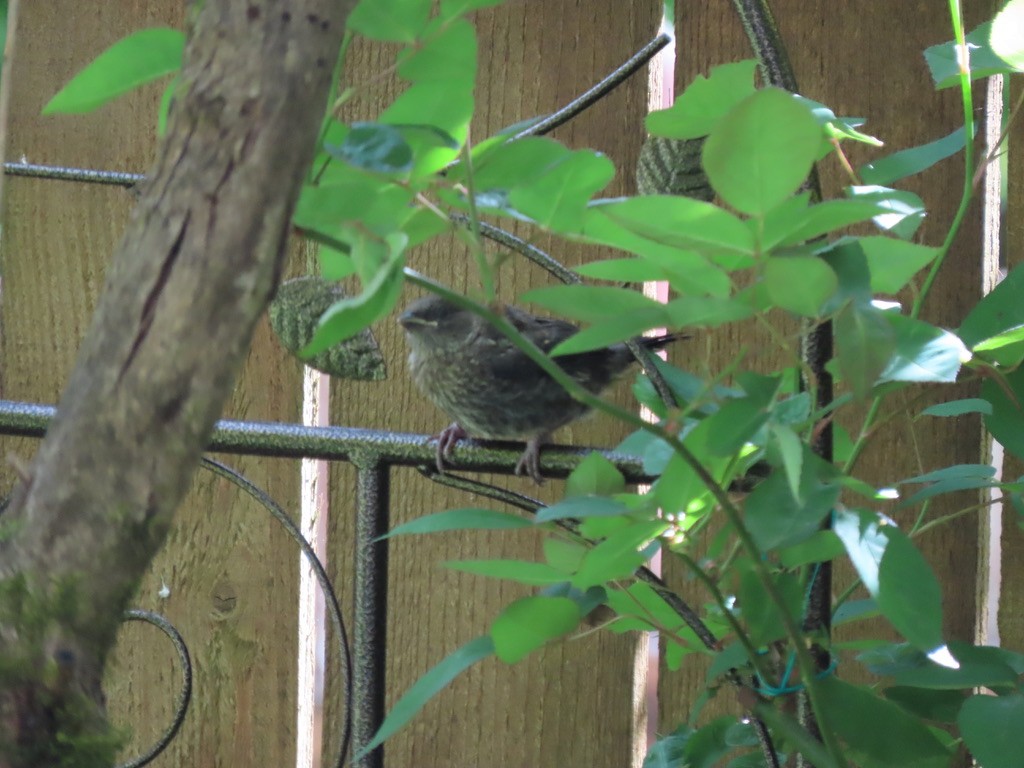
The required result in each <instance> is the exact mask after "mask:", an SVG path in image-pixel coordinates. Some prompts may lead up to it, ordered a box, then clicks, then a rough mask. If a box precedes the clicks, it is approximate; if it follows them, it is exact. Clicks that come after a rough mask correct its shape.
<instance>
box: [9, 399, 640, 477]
mask: <svg viewBox="0 0 1024 768" xmlns="http://www.w3.org/2000/svg"><path fill="white" fill-rule="evenodd" d="M56 411H57V409H56V408H55V407H54V406H51V405H37V404H34V403H23V402H16V401H12V400H0V435H20V436H24V437H42V436H43V435H44V434H45V433H46V429H47V427H48V426H49V424H50V422H51V421H52V420H53V418H54V416H55V415H56ZM207 450H209V451H212V452H218V453H230V454H246V455H253V456H276V457H279V458H313V459H328V460H332V461H351V462H356V461H357V458H358V457H359V456H360V455H362V456H366V455H367V454H373V455H374V456H376V457H377V458H378V460H379V461H380V462H382V463H386V464H398V465H401V466H411V467H415V466H433V465H434V458H435V452H436V450H437V445H436V442H435V441H434V438H432V437H430V436H429V435H416V434H411V433H406V432H381V431H378V430H373V429H355V428H352V427H307V426H303V425H302V424H287V423H281V422H254V421H218V422H217V424H216V426H215V428H214V431H213V435H212V436H211V438H210V442H209V444H208V445H207ZM595 450H597V449H594V448H582V447H571V446H562V445H552V446H546V447H545V448H544V450H543V451H542V452H541V462H540V466H541V472H542V473H543V474H544V475H545V476H547V477H566V476H568V474H569V473H570V472H572V470H573V469H574V468H575V467H576V465H577V464H579V462H580V461H581V460H582V459H583V458H584V457H585V456H587V455H588V454H590V453H591V452H593V451H595ZM597 452H598V453H600V454H601V455H603V456H604V457H605V458H607V459H608V460H609V461H610V462H612V463H613V464H614V465H615V466H616V467H618V469H619V471H620V472H622V474H623V476H624V477H625V478H626V481H627V482H629V483H651V482H654V480H655V478H653V477H651V476H649V475H647V474H645V473H644V471H643V460H642V459H640V458H639V457H637V456H629V455H626V454H622V453H615V452H613V451H603V450H597ZM521 453H522V444H521V443H497V442H480V441H476V440H462V441H460V442H459V444H458V445H457V446H456V447H455V450H454V451H453V452H452V457H451V460H450V462H449V464H450V466H451V468H452V469H454V470H464V471H466V472H493V473H498V474H507V475H510V474H512V471H513V468H514V467H515V465H516V462H517V461H518V459H519V455H520V454H521Z"/></svg>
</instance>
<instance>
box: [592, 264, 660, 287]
mask: <svg viewBox="0 0 1024 768" xmlns="http://www.w3.org/2000/svg"><path fill="white" fill-rule="evenodd" d="M573 269H574V270H575V272H576V274H578V275H581V276H582V277H591V278H593V279H595V280H613V281H616V282H623V283H646V282H653V281H655V280H664V279H665V270H664V269H662V268H661V267H659V266H658V265H657V264H652V263H651V262H649V261H646V260H645V259H604V260H601V261H591V262H587V263H586V264H581V265H580V266H578V267H573Z"/></svg>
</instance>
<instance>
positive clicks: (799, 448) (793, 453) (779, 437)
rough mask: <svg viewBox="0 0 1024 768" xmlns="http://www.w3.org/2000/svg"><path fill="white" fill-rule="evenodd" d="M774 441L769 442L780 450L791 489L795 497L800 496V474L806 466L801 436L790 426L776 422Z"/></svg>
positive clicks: (772, 432) (773, 434)
mask: <svg viewBox="0 0 1024 768" xmlns="http://www.w3.org/2000/svg"><path fill="white" fill-rule="evenodd" d="M771 437H772V442H771V443H770V444H769V445H770V447H773V448H774V449H775V450H777V451H778V454H779V457H780V458H781V459H782V468H783V469H784V470H785V473H786V480H787V482H788V483H789V491H790V493H792V494H793V498H795V499H799V498H800V476H801V474H802V472H803V466H804V449H803V443H802V442H801V441H800V437H799V436H798V435H797V434H796V432H794V431H793V430H792V429H790V428H789V427H786V426H783V425H781V424H775V425H773V426H772V429H771Z"/></svg>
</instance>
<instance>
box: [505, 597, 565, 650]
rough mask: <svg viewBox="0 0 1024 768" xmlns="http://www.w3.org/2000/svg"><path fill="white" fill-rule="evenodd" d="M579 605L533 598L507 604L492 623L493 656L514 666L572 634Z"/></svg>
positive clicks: (550, 599) (558, 600)
mask: <svg viewBox="0 0 1024 768" xmlns="http://www.w3.org/2000/svg"><path fill="white" fill-rule="evenodd" d="M580 618H581V616H580V608H579V606H578V605H577V604H576V603H575V602H574V601H573V600H570V599H569V598H567V597H546V596H543V595H534V596H532V597H523V598H520V599H519V600H516V601H515V602H513V603H511V604H510V605H508V606H507V607H506V608H505V610H503V611H502V612H501V614H500V615H499V616H498V618H496V619H495V620H494V623H493V624H491V639H492V640H493V641H494V653H495V655H496V656H497V657H498V658H499V659H501V660H502V661H504V662H505V663H506V664H515V663H516V662H517V661H521V660H522V659H524V658H526V656H528V655H529V654H530V653H532V652H533V651H535V650H537V649H538V648H540V647H542V646H543V645H545V644H546V643H549V642H550V641H552V640H555V639H557V638H559V637H563V636H565V635H567V634H568V633H569V632H572V630H574V629H575V628H576V626H577V625H578V624H579V622H580Z"/></svg>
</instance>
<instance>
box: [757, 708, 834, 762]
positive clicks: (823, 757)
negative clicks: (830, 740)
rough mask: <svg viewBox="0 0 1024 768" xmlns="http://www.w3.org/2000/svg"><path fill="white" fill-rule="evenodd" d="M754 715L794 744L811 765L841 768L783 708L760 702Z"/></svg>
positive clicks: (819, 743)
mask: <svg viewBox="0 0 1024 768" xmlns="http://www.w3.org/2000/svg"><path fill="white" fill-rule="evenodd" d="M754 715H756V716H757V717H758V718H760V719H761V720H763V721H764V722H765V723H767V724H768V725H769V727H771V729H772V732H773V733H779V734H782V735H784V736H785V737H786V740H787V741H788V742H790V743H792V744H794V745H795V746H796V748H797V749H798V750H799V751H800V754H802V755H803V756H804V757H806V758H807V760H808V761H809V762H810V764H811V765H814V766H815V767H816V768H840V766H839V764H838V763H837V762H836V761H835V759H834V758H833V757H832V755H830V754H829V752H828V750H826V749H825V747H823V746H822V744H821V742H820V741H818V740H817V739H816V738H814V737H813V736H811V734H809V733H808V732H807V729H806V728H804V727H803V726H802V725H800V723H798V722H797V721H796V720H795V719H794V718H793V717H791V716H790V715H787V714H786V713H785V712H784V711H782V709H781V708H777V707H775V706H773V705H771V704H766V703H763V702H758V703H757V704H756V705H755V706H754ZM844 768H845V765H844Z"/></svg>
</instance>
